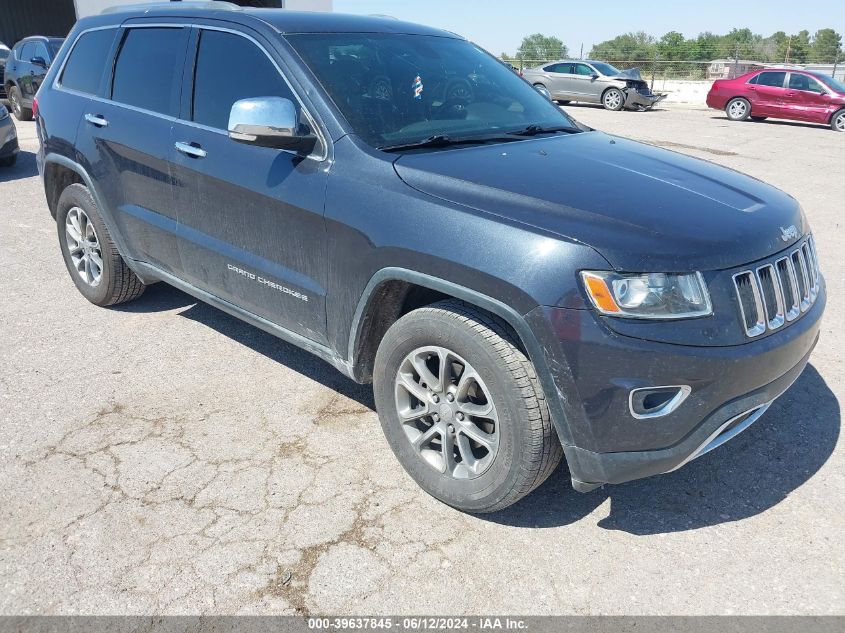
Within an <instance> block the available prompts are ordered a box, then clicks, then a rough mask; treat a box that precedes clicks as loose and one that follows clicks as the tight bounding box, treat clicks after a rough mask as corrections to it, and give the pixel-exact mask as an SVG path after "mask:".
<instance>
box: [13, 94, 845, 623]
mask: <svg viewBox="0 0 845 633" xmlns="http://www.w3.org/2000/svg"><path fill="white" fill-rule="evenodd" d="M567 109H568V110H569V111H570V112H572V113H573V114H574V115H575V116H576V117H577V118H579V119H580V120H582V121H583V122H585V123H588V124H590V125H593V126H595V127H598V128H600V129H603V130H605V131H608V132H613V133H618V134H620V135H624V136H630V137H632V138H635V139H641V140H645V141H647V142H651V143H654V144H657V145H663V146H666V147H668V148H670V149H674V150H676V151H681V152H684V153H688V154H691V155H694V156H698V157H701V158H705V159H707V160H712V161H715V162H717V163H721V164H723V165H727V166H729V167H733V168H736V169H739V170H741V171H744V172H746V173H749V174H751V175H753V176H756V177H758V178H761V179H763V180H765V181H768V182H771V183H773V184H775V185H777V186H779V187H781V188H783V189H784V190H786V191H787V192H789V193H790V194H792V195H793V196H795V197H796V198H797V199H798V200H799V201H800V202H801V203H802V204H803V206H804V208H805V210H806V212H807V215H808V216H809V219H810V221H811V223H812V226H813V228H814V230H815V235H816V238H817V242H818V249H819V251H820V254H821V259H822V267H823V270H824V273H825V275H826V277H827V282H828V291H829V303H828V310H827V316H826V319H825V322H824V325H823V332H822V338H821V342H820V344H819V346H818V348H817V349H816V351H815V353H814V355H813V357H812V360H811V364H810V366H808V368H807V370H806V371H805V372H804V374H803V375H802V377H801V378H800V379H799V380H798V382H797V383H796V384H795V385H794V386H793V387H792V389H791V390H790V391H789V392H788V393H787V394H786V395H785V396H783V397H782V398H781V399H779V400H778V401H777V402H776V403H775V404H774V405H773V406H772V408H771V409H770V410H769V412H768V413H767V414H766V415H765V416H764V417H763V418H762V419H761V420H760V421H759V422H758V423H756V424H755V425H754V426H753V427H752V428H750V429H749V430H748V431H746V432H745V433H743V434H742V435H740V436H739V437H737V438H736V439H735V440H733V441H732V442H731V443H729V444H727V445H726V446H724V447H722V448H720V449H719V450H718V451H715V452H713V453H711V454H709V455H707V456H705V457H703V458H701V459H699V460H697V461H695V462H693V463H692V464H690V465H688V466H687V467H685V468H683V469H682V470H680V471H678V472H675V473H672V474H669V475H665V476H662V477H656V478H652V479H648V480H644V481H639V482H634V483H630V484H626V485H621V486H615V487H606V488H604V489H601V490H598V491H595V492H593V493H591V494H588V495H581V494H578V493H575V492H574V491H573V490H572V489H571V488H570V485H569V478H568V474H567V471H566V468H565V466H563V467H561V468H560V469H559V470H558V471H557V472H556V474H555V475H553V476H552V477H551V479H550V480H549V481H547V482H546V483H545V484H544V485H543V486H542V487H541V488H540V489H539V490H537V491H536V492H535V493H534V494H532V495H531V496H530V497H528V498H527V499H526V500H524V501H523V502H522V503H520V504H517V505H516V506H514V507H512V508H509V509H508V510H506V511H504V512H500V513H498V514H494V515H489V516H483V517H475V516H469V515H465V514H461V513H459V512H456V511H454V510H452V509H450V508H448V507H446V506H443V505H441V504H439V503H438V502H436V501H434V500H433V499H431V498H430V497H428V496H427V495H426V494H425V493H424V492H422V491H421V490H420V489H419V488H418V487H417V486H416V485H415V484H414V483H413V482H412V481H411V480H410V479H409V478H408V476H407V475H405V473H404V471H403V470H402V469H401V468H400V466H399V465H398V464H397V462H396V460H395V459H394V458H393V455H392V453H391V452H390V450H389V448H388V445H387V443H386V442H385V440H384V439H383V437H382V433H381V429H380V426H379V423H378V419H377V417H376V414H375V413H374V411H373V400H372V393H371V390H370V388H369V387H366V386H358V385H355V384H354V383H352V382H350V381H349V380H347V379H345V378H343V377H342V376H341V375H340V374H338V373H337V372H336V371H334V370H333V369H332V368H330V367H329V366H328V365H326V364H324V363H322V362H321V361H319V360H317V359H315V358H313V357H311V356H309V355H308V354H306V353H305V352H302V351H300V350H298V349H296V348H294V347H292V346H290V345H287V344H285V343H283V342H281V341H279V340H276V339H274V338H272V337H271V336H269V335H267V334H265V333H263V332H261V331H258V330H256V329H254V328H252V327H250V326H248V325H246V324H243V323H240V322H239V321H237V320H235V319H233V318H231V317H229V316H227V315H226V314H224V313H222V312H220V311H218V310H215V309H214V308H211V307H208V306H206V305H204V304H201V303H197V302H196V301H194V300H193V299H191V298H190V297H188V296H187V295H185V294H183V293H181V292H178V291H176V290H174V289H172V288H170V287H168V286H166V285H164V284H158V285H155V286H153V287H151V288H149V289H148V291H147V293H146V294H145V295H144V296H143V297H142V298H141V299H139V300H138V301H136V302H134V303H131V304H127V305H125V306H121V307H118V308H114V309H101V308H97V307H94V306H92V305H90V304H88V303H87V302H86V301H85V300H84V299H83V298H82V296H80V295H79V293H78V292H77V291H76V289H75V288H74V286H73V284H72V282H71V281H70V279H69V277H68V275H67V273H66V271H65V268H64V265H63V263H62V259H61V255H60V252H59V248H58V243H57V236H56V227H55V224H54V222H53V221H52V220H51V218H50V215H49V212H48V210H47V206H46V203H45V200H44V193H43V190H42V188H41V183H40V181H39V179H38V176H37V174H36V167H35V158H34V152H35V151H36V143H37V142H36V140H35V133H34V128H33V125H32V124H31V123H20V124H18V130H19V132H20V135H21V143H22V150H23V151H22V154H21V156H20V160H19V162H18V165H17V166H16V167H15V168H13V169H10V170H0V202H2V204H0V213H2V216H3V217H2V229H0V235H2V249H0V271H2V274H0V297H2V299H0V420H2V424H0V614H5V615H11V614H17V615H20V614H241V613H251V614H256V613H261V614H292V613H311V614H324V613H332V614H366V615H370V614H448V615H457V614H472V613H484V614H488V613H495V614H526V615H527V614H705V613H706V614H731V613H743V614H795V613H802V614H843V613H845V589H844V588H845V574H843V566H844V565H843V563H845V545H843V543H845V530H843V527H845V512H843V501H842V500H843V499H845V468H843V466H845V455H843V443H842V440H841V439H840V436H841V432H840V431H841V406H840V402H841V401H842V398H843V395H845V384H843V378H845V376H844V375H843V373H844V371H845V370H844V369H843V350H845V339H843V332H842V330H841V329H840V328H839V324H840V323H841V321H842V319H841V314H842V312H843V310H845V297H843V292H842V291H843V282H842V279H843V278H844V277H845V263H843V262H845V260H843V257H842V253H843V249H845V233H844V232H843V220H842V212H843V205H842V201H843V200H845V180H843V178H842V165H843V164H845V135H842V134H838V135H837V134H835V133H834V132H832V131H830V130H827V129H825V128H822V127H817V126H807V125H800V124H789V123H739V124H736V123H733V124H732V123H729V122H728V121H727V120H726V119H725V118H724V116H723V115H722V114H720V113H718V112H712V111H707V110H704V109H689V108H687V109H681V108H666V109H663V110H660V111H655V112H649V113H627V112H621V113H611V112H605V111H603V110H601V109H598V108H593V107H569V108H567ZM713 230H714V231H719V230H721V228H720V227H718V226H714V227H713Z"/></svg>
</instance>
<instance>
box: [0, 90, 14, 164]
mask: <svg viewBox="0 0 845 633" xmlns="http://www.w3.org/2000/svg"><path fill="white" fill-rule="evenodd" d="M17 159H18V131H17V129H16V128H15V123H14V121H12V117H10V116H9V111H8V110H7V109H6V106H4V105H0V167H11V166H12V165H14V164H15V161H16V160H17Z"/></svg>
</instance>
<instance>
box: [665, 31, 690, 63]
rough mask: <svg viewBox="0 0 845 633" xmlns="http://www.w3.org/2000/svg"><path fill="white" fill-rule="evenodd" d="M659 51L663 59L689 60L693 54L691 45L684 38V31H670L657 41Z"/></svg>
mask: <svg viewBox="0 0 845 633" xmlns="http://www.w3.org/2000/svg"><path fill="white" fill-rule="evenodd" d="M657 52H658V54H659V55H660V59H661V60H669V61H675V60H688V59H689V58H690V54H691V47H690V46H688V42H687V41H686V40H685V39H684V36H683V34H682V33H678V32H677V31H669V32H668V33H666V34H665V35H664V36H663V37H661V38H660V41H659V42H658V43H657Z"/></svg>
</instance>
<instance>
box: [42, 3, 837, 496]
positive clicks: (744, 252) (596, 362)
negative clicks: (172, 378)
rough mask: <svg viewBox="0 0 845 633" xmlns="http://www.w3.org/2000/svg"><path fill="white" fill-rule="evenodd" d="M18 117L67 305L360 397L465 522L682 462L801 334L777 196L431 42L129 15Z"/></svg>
mask: <svg viewBox="0 0 845 633" xmlns="http://www.w3.org/2000/svg"><path fill="white" fill-rule="evenodd" d="M35 109H36V116H37V129H38V134H39V138H40V140H41V150H40V153H39V165H40V169H41V172H42V174H43V179H44V187H45V191H46V195H47V201H48V204H49V208H50V211H51V213H52V215H53V217H54V218H55V220H56V228H57V231H58V238H59V245H60V247H61V252H62V255H63V257H64V260H65V263H66V265H67V268H68V271H69V272H70V276H71V278H72V279H73V282H74V283H75V284H76V287H77V288H78V289H79V291H80V292H81V293H82V295H84V296H85V297H86V298H87V299H88V300H89V301H91V302H92V303H94V304H97V305H100V306H111V305H115V304H118V303H122V302H125V301H130V300H132V299H135V298H137V297H138V296H139V295H141V293H142V292H143V291H144V288H145V286H146V285H148V284H151V283H154V282H156V281H164V282H167V283H169V284H172V285H174V286H176V287H177V288H181V289H182V290H184V291H185V292H187V293H190V294H191V295H193V296H195V297H197V298H199V299H201V300H203V301H206V302H208V303H210V304H212V305H214V306H217V307H218V308H220V309H222V310H225V311H226V312H229V313H231V314H233V315H236V316H237V317H239V318H241V319H243V320H245V321H247V322H249V323H252V324H254V325H255V326H257V327H259V328H262V329H264V330H266V331H268V332H271V333H272V334H274V335H276V336H278V337H279V338H281V339H284V340H286V341H289V342H292V343H294V344H296V345H299V346H301V347H303V348H305V349H307V350H309V351H311V352H313V353H314V354H316V355H317V356H319V357H320V358H322V359H324V360H325V361H327V362H328V363H331V364H332V365H333V366H335V367H336V368H337V369H339V370H340V371H341V372H343V373H344V374H346V375H347V376H349V377H351V378H352V379H354V380H356V381H359V382H372V383H373V385H374V390H375V400H376V405H377V409H378V413H379V417H380V419H381V423H382V426H383V429H384V432H385V435H386V437H387V440H388V442H389V444H390V446H391V448H392V449H393V451H394V453H395V454H396V457H397V458H398V459H399V461H400V462H401V463H402V465H403V466H404V468H405V469H406V470H407V472H408V473H410V475H411V476H412V477H413V478H414V479H415V480H416V481H417V482H418V483H419V484H420V485H421V486H422V487H423V488H424V489H425V490H426V491H427V492H429V493H430V494H432V495H434V496H435V497H437V498H438V499H440V500H442V501H444V502H445V503H448V504H450V505H452V506H454V507H456V508H460V509H462V510H465V511H470V512H489V511H494V510H497V509H500V508H504V507H506V506H508V505H510V504H512V503H514V502H515V501H517V500H518V499H520V498H521V497H523V496H524V495H526V494H528V493H529V492H530V491H531V490H533V489H534V488H536V487H537V486H538V485H539V484H540V483H542V482H543V480H545V479H546V478H547V477H548V476H549V474H550V473H551V472H552V471H553V470H554V469H555V467H556V466H557V465H558V462H559V461H560V459H561V457H562V455H565V457H566V463H567V466H568V468H569V472H570V474H571V477H572V482H573V485H574V486H575V488H576V489H578V490H580V491H583V492H586V491H589V490H591V489H593V488H595V487H597V486H600V485H602V484H605V483H620V482H625V481H629V480H632V479H636V478H640V477H646V476H649V475H654V474H658V473H664V472H668V471H671V470H674V469H676V468H679V467H681V466H683V465H684V464H685V463H687V462H688V461H689V460H691V459H694V458H696V457H698V456H700V455H702V454H704V453H706V452H708V451H710V450H712V449H713V448H715V447H716V446H718V445H720V444H721V443H723V442H724V441H726V440H728V439H730V438H731V437H733V436H735V435H736V434H737V433H739V432H740V431H742V430H743V429H744V428H746V427H747V426H748V425H750V424H751V423H752V422H754V421H755V420H757V419H758V418H759V417H760V416H761V415H763V413H764V412H765V410H766V408H767V407H768V406H769V405H770V404H771V402H772V401H773V400H774V399H775V398H777V397H778V396H780V395H781V394H782V393H783V392H784V391H785V390H786V389H787V388H788V387H789V386H790V385H791V384H792V382H793V381H794V380H795V379H796V378H797V377H798V376H799V375H800V374H801V372H802V370H803V369H804V366H805V365H806V363H807V359H808V357H809V355H810V352H811V351H812V349H813V347H814V346H815V344H816V341H817V339H818V335H819V322H820V319H821V316H822V311H823V310H824V304H825V285H824V281H823V279H822V276H821V274H820V272H819V265H818V257H817V254H816V248H815V245H814V243H813V239H812V237H811V234H810V229H809V226H808V223H807V220H806V218H805V217H804V214H803V212H802V210H801V207H800V206H799V205H798V203H797V202H796V201H795V200H794V199H793V198H791V197H790V196H788V195H786V194H784V193H782V192H780V191H778V190H777V189H774V188H772V187H770V186H768V185H766V184H764V183H762V182H759V181H758V180H755V179H752V178H748V177H746V176H743V175H741V174H739V173H737V172H734V171H730V170H727V169H723V168H720V167H717V166H715V165H713V164H710V163H707V162H703V161H699V160H695V159H693V158H688V157H686V156H682V155H679V154H676V153H672V152H669V151H665V150H662V149H658V148H655V147H651V146H648V145H641V144H639V143H634V142H631V141H629V140H625V139H623V138H618V137H613V136H609V135H607V134H603V133H602V132H598V131H592V130H588V129H585V128H584V127H583V126H580V125H578V124H576V123H575V122H574V121H573V120H571V119H570V118H569V117H568V116H567V115H566V114H565V113H563V112H562V111H561V110H560V109H559V108H557V107H555V106H554V105H553V104H552V103H551V102H549V101H548V100H547V99H546V98H544V97H543V96H542V95H540V94H539V93H538V92H537V91H536V90H534V88H533V87H532V86H531V85H530V84H528V83H527V82H525V81H524V80H523V79H521V78H520V77H519V76H517V75H516V74H515V73H513V72H512V71H510V70H509V69H508V68H507V67H505V66H504V65H503V64H501V63H500V62H499V61H498V60H496V59H495V58H493V57H492V56H490V55H489V54H487V53H485V52H484V51H482V50H481V49H479V48H478V47H477V46H475V45H474V44H472V43H471V42H468V41H466V40H465V39H463V38H461V37H459V36H457V35H454V34H452V33H447V32H445V31H440V30H436V29H432V28H427V27H422V26H417V25H414V24H407V23H404V22H400V21H396V20H392V19H384V18H375V17H360V16H348V15H338V14H309V13H295V12H290V11H278V10H261V9H249V10H240V9H237V8H235V7H233V6H231V5H226V4H222V3H199V4H197V3H188V2H182V3H173V4H169V5H161V6H146V7H144V8H140V9H139V8H128V9H124V10H121V11H113V12H110V13H107V14H104V15H101V16H96V17H91V18H86V19H83V20H81V21H80V22H79V23H78V24H77V25H76V26H75V27H74V29H73V31H72V33H71V34H70V36H69V38H68V40H67V43H66V45H65V46H64V47H63V48H62V50H61V52H60V53H59V55H58V58H57V59H56V62H55V63H54V64H53V66H52V68H51V69H50V72H49V74H48V76H47V79H46V81H45V82H44V85H43V86H42V87H41V89H40V91H39V93H38V98H37V102H36V104H35ZM782 423H783V424H788V423H789V422H788V421H787V420H784V421H783V422H782ZM280 424H284V421H283V420H282V421H280ZM350 459H354V456H350Z"/></svg>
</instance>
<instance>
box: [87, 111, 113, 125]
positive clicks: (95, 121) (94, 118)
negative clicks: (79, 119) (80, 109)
mask: <svg viewBox="0 0 845 633" xmlns="http://www.w3.org/2000/svg"><path fill="white" fill-rule="evenodd" d="M85 120H86V121H88V123H90V124H91V125H95V126H97V127H108V125H109V122H108V121H106V120H105V118H103V117H102V116H100V115H99V114H86V115H85Z"/></svg>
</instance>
